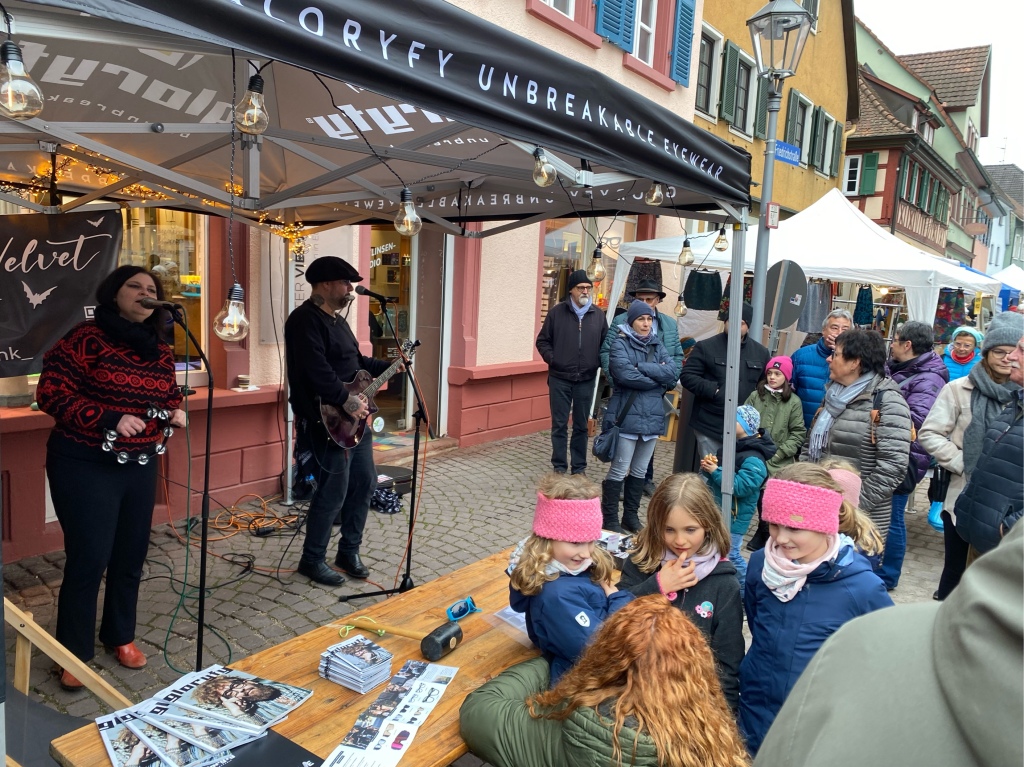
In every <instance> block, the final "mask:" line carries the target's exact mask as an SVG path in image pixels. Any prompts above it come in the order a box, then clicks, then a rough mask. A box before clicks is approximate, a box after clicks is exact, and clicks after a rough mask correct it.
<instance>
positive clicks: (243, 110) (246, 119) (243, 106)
mask: <svg viewBox="0 0 1024 767" xmlns="http://www.w3.org/2000/svg"><path fill="white" fill-rule="evenodd" d="M264 85H265V83H264V81H263V78H262V77H260V76H259V74H255V75H253V76H252V77H250V78H249V88H248V89H247V90H246V92H245V95H244V96H242V100H241V101H239V102H238V105H237V106H236V107H235V124H236V125H237V126H238V130H240V131H242V133H248V134H249V135H250V136H258V135H260V134H261V133H263V132H264V131H265V130H266V129H267V128H268V127H270V115H269V114H267V108H266V104H265V101H264V98H263V86H264Z"/></svg>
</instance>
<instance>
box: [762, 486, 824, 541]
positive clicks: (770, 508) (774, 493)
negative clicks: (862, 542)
mask: <svg viewBox="0 0 1024 767" xmlns="http://www.w3.org/2000/svg"><path fill="white" fill-rule="evenodd" d="M842 503H843V496H842V495H841V494H839V493H837V492H836V491H835V490H829V489H828V488H825V487H816V486H814V485H805V484H803V483H802V482H790V481H788V480H785V479H769V480H768V483H767V484H766V485H765V488H764V501H763V502H762V504H761V505H762V507H763V512H762V515H761V516H762V517H763V519H764V521H765V522H767V523H768V524H772V525H785V526H786V527H793V528H796V529H798V530H813V531H815V532H818V533H825V534H826V535H835V534H836V533H838V532H839V507H840V506H842Z"/></svg>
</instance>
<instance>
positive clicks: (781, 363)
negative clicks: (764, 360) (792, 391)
mask: <svg viewBox="0 0 1024 767" xmlns="http://www.w3.org/2000/svg"><path fill="white" fill-rule="evenodd" d="M764 369H765V370H766V371H767V370H778V371H779V372H780V373H782V375H783V376H784V377H785V379H786V380H787V381H789V382H790V383H792V382H793V360H791V359H790V358H789V357H772V358H771V359H770V360H768V364H767V365H765V367H764Z"/></svg>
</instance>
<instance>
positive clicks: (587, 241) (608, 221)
mask: <svg viewBox="0 0 1024 767" xmlns="http://www.w3.org/2000/svg"><path fill="white" fill-rule="evenodd" d="M544 227H545V229H544V268H543V274H542V276H541V296H540V315H541V321H542V322H543V320H544V318H545V317H546V316H547V313H548V310H549V309H550V308H551V307H552V306H554V305H555V304H557V303H558V302H559V301H562V300H563V299H564V298H565V296H566V294H567V291H566V285H567V284H568V280H569V274H570V273H571V272H572V271H573V270H575V269H586V268H587V267H588V266H590V261H591V258H592V256H593V253H594V247H595V243H596V241H597V238H598V237H599V238H600V240H601V253H602V263H603V264H604V268H605V272H606V274H605V277H604V279H603V280H601V281H600V282H599V283H596V284H595V285H594V293H593V295H594V302H595V303H596V304H597V306H598V307H600V308H601V309H604V310H605V311H607V310H608V292H609V291H610V290H611V287H612V280H613V279H614V278H615V267H616V265H617V264H618V258H619V245H621V244H622V243H623V242H633V241H635V240H636V216H616V217H615V218H612V217H610V216H606V217H602V218H597V219H588V220H587V223H586V229H584V223H583V222H582V221H581V220H580V219H578V218H554V219H549V220H548V221H545V222H544ZM613 309H614V307H613Z"/></svg>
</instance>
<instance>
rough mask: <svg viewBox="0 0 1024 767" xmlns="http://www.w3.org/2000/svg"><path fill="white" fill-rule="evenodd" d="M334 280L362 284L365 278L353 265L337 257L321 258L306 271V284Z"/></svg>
mask: <svg viewBox="0 0 1024 767" xmlns="http://www.w3.org/2000/svg"><path fill="white" fill-rule="evenodd" d="M334 280H348V281H349V282H362V281H363V278H362V277H360V276H359V272H357V271H356V268H355V267H354V266H352V264H350V263H349V262H348V261H345V260H344V259H341V258H338V257H337V256H320V258H318V259H316V260H315V261H314V262H313V263H311V264H310V265H309V267H307V269H306V282H308V283H310V284H311V285H315V284H316V283H318V282H333V281H334Z"/></svg>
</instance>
